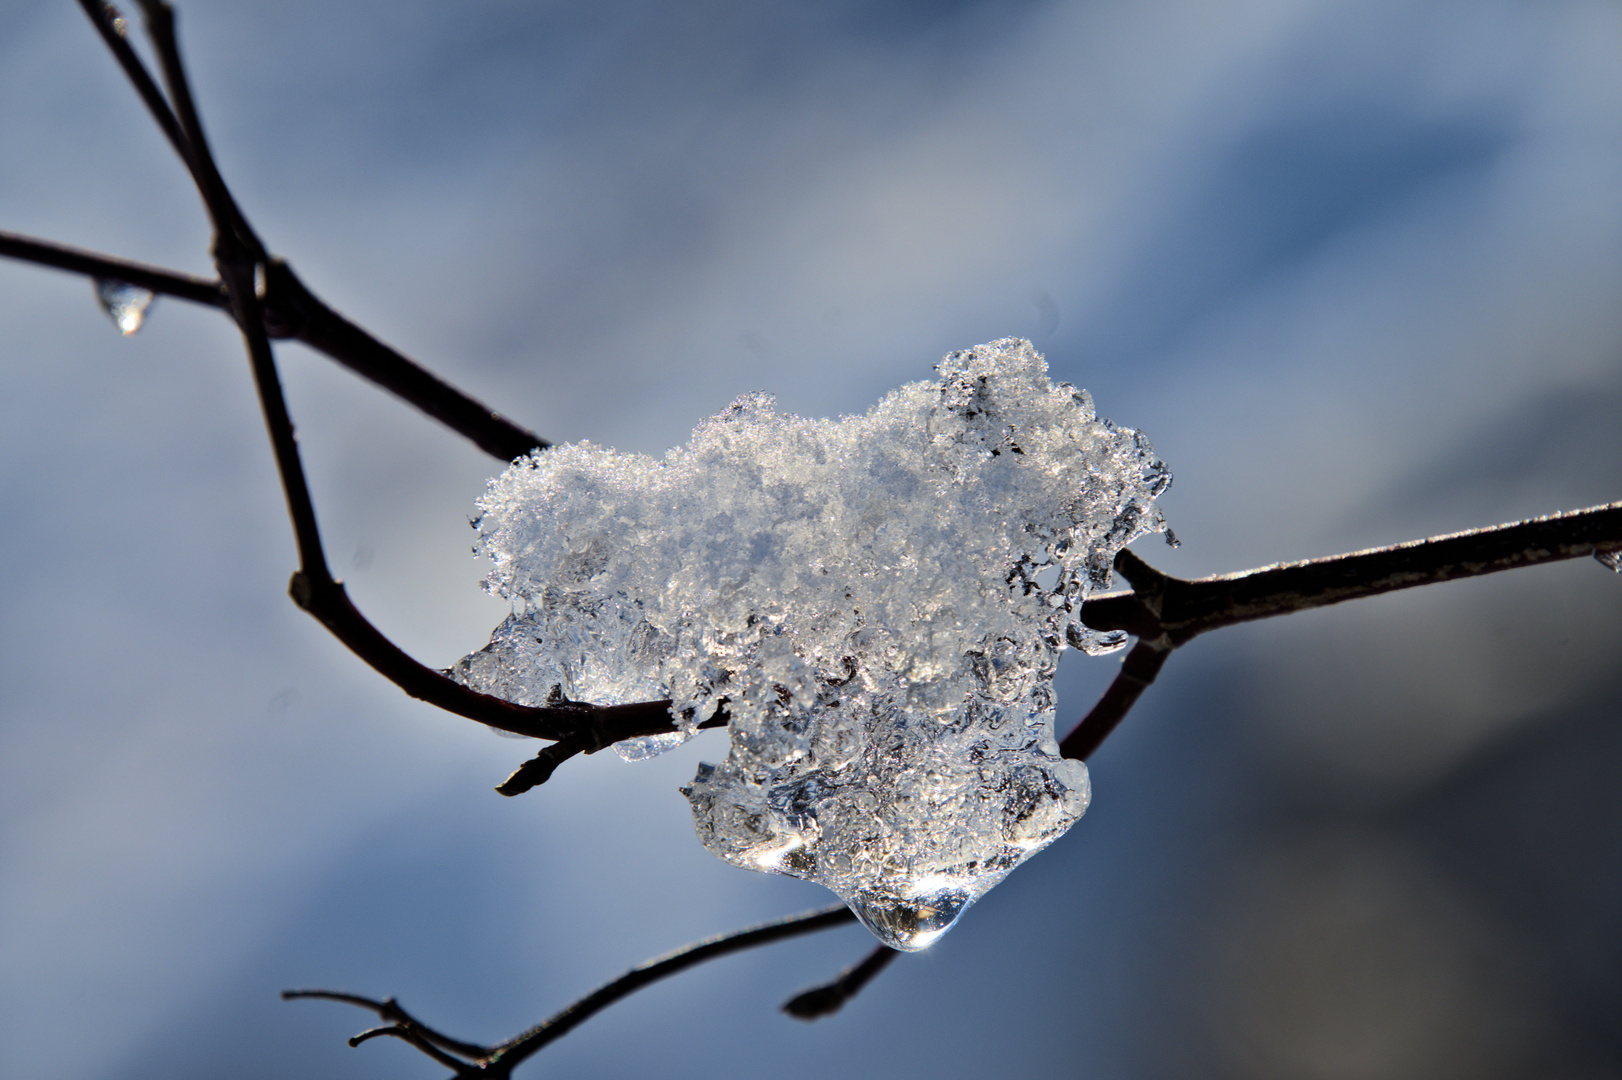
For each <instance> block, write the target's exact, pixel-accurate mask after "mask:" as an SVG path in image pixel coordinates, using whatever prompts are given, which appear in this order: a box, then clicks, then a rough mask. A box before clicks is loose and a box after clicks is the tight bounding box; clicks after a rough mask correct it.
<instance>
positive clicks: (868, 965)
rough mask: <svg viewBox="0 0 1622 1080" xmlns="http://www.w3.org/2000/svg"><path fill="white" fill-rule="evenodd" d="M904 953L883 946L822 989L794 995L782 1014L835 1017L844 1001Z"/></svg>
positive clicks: (809, 1018) (815, 987)
mask: <svg viewBox="0 0 1622 1080" xmlns="http://www.w3.org/2000/svg"><path fill="white" fill-rule="evenodd" d="M900 955H901V954H900V953H899V952H897V951H896V950H894V949H892V948H890V946H888V945H880V946H879V947H878V948H876V949H874V950H873V951H872V952H870V953H868V954H867V957H866V958H865V959H864V960H862V962H861V963H859V964H857V965H856V966H855V967H852V968H849V969H847V970H846V971H845V972H843V973H842V974H841V975H840V976H839V978H837V979H835V980H834V981H833V982H831V983H827V984H825V985H823V986H813V987H812V988H811V989H809V990H806V991H804V992H803V993H799V994H796V995H794V996H793V997H792V998H790V999H789V1000H788V1001H786V1002H784V1003H783V1011H784V1012H786V1013H788V1014H789V1015H790V1016H792V1017H794V1018H795V1019H796V1020H820V1019H822V1018H823V1017H824V1016H832V1015H833V1014H834V1013H836V1012H838V1011H839V1010H840V1009H842V1008H844V1007H845V1002H847V1001H849V1000H850V999H851V998H853V997H855V996H856V995H857V994H859V993H861V990H862V987H864V986H866V985H867V984H868V982H869V981H871V980H872V978H873V977H874V976H875V975H877V974H878V973H879V972H881V971H883V970H884V969H885V968H887V967H889V966H890V961H892V960H894V959H895V958H896V957H898V956H900Z"/></svg>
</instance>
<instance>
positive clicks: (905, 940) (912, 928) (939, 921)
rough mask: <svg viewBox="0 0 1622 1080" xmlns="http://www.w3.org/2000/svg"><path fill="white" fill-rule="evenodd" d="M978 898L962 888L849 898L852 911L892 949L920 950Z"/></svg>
mask: <svg viewBox="0 0 1622 1080" xmlns="http://www.w3.org/2000/svg"><path fill="white" fill-rule="evenodd" d="M974 900H975V898H974V897H973V896H971V895H969V893H967V892H965V891H964V890H963V889H961V888H945V889H940V890H937V891H935V892H931V893H927V894H925V895H922V896H905V897H901V896H886V895H883V894H881V893H876V892H868V891H862V892H858V893H857V894H856V895H854V896H852V897H850V898H849V899H848V900H846V901H845V902H846V904H847V905H848V906H849V907H850V910H851V911H852V912H854V913H855V915H856V917H857V918H858V919H860V920H862V925H863V926H865V927H867V928H868V929H869V930H871V931H873V936H874V937H876V938H878V939H879V940H880V941H882V942H883V943H884V944H886V945H888V946H890V948H892V949H900V950H901V951H902V952H917V951H918V950H919V949H923V948H927V947H928V946H929V945H931V944H933V943H934V941H935V939H936V938H938V937H940V936H941V935H942V934H944V933H946V931H948V930H950V929H951V928H952V924H953V923H955V922H957V920H958V917H959V916H961V915H962V914H963V912H964V911H966V910H967V909H968V906H969V905H970V904H972V903H973V902H974Z"/></svg>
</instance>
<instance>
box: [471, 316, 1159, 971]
mask: <svg viewBox="0 0 1622 1080" xmlns="http://www.w3.org/2000/svg"><path fill="white" fill-rule="evenodd" d="M937 370H938V372H939V374H940V378H939V380H938V381H934V382H919V383H912V384H910V385H908V386H904V387H902V388H901V389H899V390H896V391H893V392H892V393H890V394H888V395H886V396H885V398H884V399H883V400H881V401H880V402H879V403H878V404H877V405H875V406H874V407H873V408H872V409H871V410H869V411H868V412H867V413H866V414H865V415H862V416H854V417H845V418H843V419H840V420H809V419H805V418H803V417H798V416H786V415H782V414H779V413H777V412H776V411H775V410H774V408H773V404H774V403H773V400H772V399H771V398H770V397H768V396H766V395H763V394H754V395H747V396H745V397H741V398H739V399H738V400H737V401H736V402H734V403H733V405H732V407H731V408H729V409H727V410H726V411H725V412H723V413H721V414H720V415H719V416H715V417H713V418H711V419H709V420H707V421H705V422H704V423H703V424H701V425H700V426H699V427H698V429H697V430H696V431H694V433H693V436H692V439H691V440H690V441H689V442H688V443H687V444H686V445H685V446H681V447H677V448H676V449H673V450H671V451H669V452H668V453H667V454H666V455H665V456H664V458H663V459H662V460H659V459H654V458H650V457H645V456H642V455H637V454H626V453H620V452H618V451H614V450H607V449H601V448H598V447H595V446H591V445H589V444H585V443H582V444H579V445H574V446H562V447H557V448H554V449H550V450H546V451H542V452H538V453H536V454H534V455H533V456H531V457H528V458H525V459H523V460H520V461H519V462H517V463H515V464H514V465H513V467H512V468H510V469H509V470H508V471H507V472H506V473H505V474H504V475H502V476H501V477H499V478H497V479H496V480H494V481H492V482H491V484H490V488H489V490H488V492H487V493H486V495H485V497H484V498H483V500H482V501H481V502H480V509H481V516H480V518H479V520H478V522H477V525H478V529H479V537H480V550H481V551H482V552H483V553H484V554H486V555H487V556H489V558H490V559H491V560H492V562H493V563H494V569H493V570H492V572H491V574H490V576H489V578H488V580H487V583H486V584H487V587H488V588H489V589H490V590H491V591H493V592H495V593H497V594H499V595H501V596H503V597H507V598H509V599H510V600H511V601H512V602H513V604H514V614H513V616H512V617H511V618H510V619H508V620H507V621H506V622H504V623H503V624H502V625H501V626H500V627H498V628H497V629H496V632H495V634H494V636H493V637H492V639H491V642H490V644H489V646H487V647H486V648H485V649H483V650H481V651H480V652H477V653H474V654H472V655H471V656H468V657H466V658H465V659H463V660H462V661H461V662H460V663H459V664H458V665H457V666H456V668H455V669H453V674H454V675H455V677H457V678H458V679H460V680H462V681H464V682H466V683H467V684H469V685H471V686H473V687H475V688H477V689H480V690H483V691H485V692H487V693H493V694H497V695H500V696H502V697H506V698H508V699H511V700H513V701H518V702H521V703H526V704H542V703H544V702H545V701H546V700H547V698H548V697H549V696H551V695H552V693H553V690H554V688H557V690H558V691H559V692H561V693H562V694H563V695H564V696H565V697H567V698H569V699H571V700H576V701H590V702H594V703H599V704H614V703H620V702H626V701H645V700H656V699H659V698H666V697H668V698H670V699H671V700H672V702H673V713H674V716H675V717H676V720H677V722H678V724H679V725H680V726H681V727H682V728H683V733H680V734H674V735H670V736H662V737H658V738H656V739H653V740H640V741H638V742H637V743H635V744H632V745H629V746H626V745H623V744H622V746H621V747H620V749H621V751H622V753H624V755H625V756H626V757H630V758H636V757H644V756H648V755H650V754H653V753H658V752H660V751H661V750H664V749H668V748H669V747H671V746H673V745H676V744H678V743H679V742H680V741H682V739H684V738H685V737H686V736H687V735H688V734H691V732H692V730H693V727H694V725H695V724H696V723H697V722H698V721H699V720H702V719H704V718H706V717H708V716H710V715H712V714H713V713H714V711H715V709H716V708H717V706H718V705H719V704H720V703H721V702H722V701H723V700H724V701H725V703H726V707H727V710H728V713H729V714H730V724H729V729H730V734H731V750H730V753H728V755H727V757H726V760H725V761H723V762H721V763H720V764H719V765H713V766H712V765H708V764H706V765H703V766H701V767H700V768H699V771H698V774H697V775H696V776H695V777H694V779H693V781H692V784H691V785H690V786H689V787H687V788H684V789H683V791H684V793H685V794H686V795H687V797H688V799H689V801H690V802H691V804H692V810H693V817H694V822H695V825H696V827H697V831H698V835H699V837H700V839H701V840H703V842H704V844H705V846H706V847H708V848H709V849H710V850H711V851H712V852H714V853H715V854H716V855H718V856H720V857H721V858H723V859H725V860H726V861H728V862H731V863H734V864H736V865H738V866H743V867H748V868H750V869H755V870H764V871H769V872H773V873H781V874H789V875H792V876H795V877H800V878H806V879H808V880H811V881H816V882H819V883H821V884H823V885H825V886H827V887H828V888H830V889H832V890H833V891H834V892H836V893H838V894H839V896H840V897H841V898H842V899H843V900H844V901H845V902H846V903H847V904H849V905H850V907H851V908H852V910H853V911H855V912H856V914H857V915H858V916H860V917H861V919H862V921H863V922H864V923H866V924H867V926H868V927H869V928H870V929H871V930H872V931H873V932H874V934H876V935H877V936H878V937H879V938H880V940H882V941H884V942H885V943H887V944H890V945H893V946H895V947H897V948H903V949H918V948H923V947H924V946H925V945H928V944H929V943H930V942H931V941H933V940H935V938H937V937H939V936H940V934H942V933H944V932H945V931H946V930H947V929H948V928H949V927H950V926H951V925H952V924H953V923H954V922H955V921H956V919H957V918H958V916H959V915H960V914H961V913H962V911H963V910H964V909H965V908H966V907H968V905H969V904H971V903H973V902H974V901H975V900H976V899H978V898H979V897H980V896H981V895H983V894H984V893H985V891H986V890H987V889H989V888H991V886H993V885H995V884H996V883H997V882H998V881H1000V880H1002V878H1003V877H1004V876H1006V875H1007V873H1008V872H1009V871H1010V870H1011V869H1013V867H1014V866H1016V865H1018V864H1019V863H1020V862H1022V861H1023V860H1024V859H1026V858H1028V857H1029V856H1030V855H1032V854H1033V853H1035V852H1036V851H1039V850H1040V849H1042V848H1043V847H1045V846H1047V845H1048V844H1049V843H1051V842H1052V841H1053V840H1054V839H1056V838H1057V837H1058V836H1059V835H1060V834H1062V833H1063V832H1064V831H1065V830H1066V829H1067V828H1069V827H1070V825H1071V824H1072V823H1073V822H1075V820H1076V819H1077V818H1079V817H1080V816H1081V814H1082V812H1083V811H1084V810H1085V809H1086V808H1087V802H1088V797H1089V796H1088V779H1087V769H1086V766H1085V765H1083V764H1082V763H1081V762H1078V761H1066V760H1063V759H1061V758H1059V756H1058V746H1057V744H1056V742H1055V740H1054V733H1053V705H1054V700H1053V689H1052V681H1053V675H1054V670H1055V666H1056V664H1057V661H1058V657H1059V653H1060V652H1061V651H1063V649H1064V648H1065V647H1066V646H1067V645H1077V646H1081V647H1084V648H1087V649H1088V651H1094V652H1096V651H1106V650H1107V649H1109V648H1111V647H1114V646H1118V645H1119V644H1120V643H1121V642H1122V640H1124V639H1122V638H1121V637H1120V636H1119V635H1116V636H1114V637H1109V638H1105V637H1104V636H1102V635H1096V634H1094V633H1093V632H1092V631H1090V630H1088V629H1087V628H1086V627H1084V626H1082V625H1081V624H1080V623H1079V621H1078V620H1077V616H1078V614H1079V611H1080V606H1081V603H1082V601H1083V600H1084V599H1085V598H1086V596H1087V595H1088V594H1089V592H1090V591H1091V590H1093V589H1096V588H1100V587H1105V586H1107V584H1108V582H1109V579H1110V572H1111V570H1110V568H1111V563H1112V560H1113V559H1114V556H1115V554H1116V552H1117V551H1119V550H1120V549H1121V547H1122V546H1124V545H1125V544H1127V543H1129V542H1130V541H1131V540H1133V539H1134V538H1135V537H1138V536H1141V535H1143V534H1145V533H1148V532H1157V531H1163V530H1164V527H1165V526H1164V523H1163V521H1162V518H1161V515H1160V511H1159V509H1158V508H1157V507H1155V506H1154V504H1153V502H1152V500H1153V499H1154V498H1155V496H1157V495H1159V494H1160V493H1161V492H1162V491H1163V490H1165V488H1166V486H1167V484H1169V483H1170V481H1171V476H1170V473H1169V472H1167V470H1166V468H1165V466H1164V465H1163V464H1162V463H1161V462H1160V460H1159V459H1158V458H1157V457H1156V456H1155V454H1154V451H1153V450H1152V449H1151V448H1150V446H1149V444H1148V442H1147V440H1145V439H1144V437H1143V436H1142V435H1140V434H1139V433H1138V432H1136V431H1134V430H1131V429H1129V428H1119V427H1116V426H1114V425H1113V424H1111V423H1110V422H1109V421H1108V420H1100V419H1098V418H1097V417H1096V416H1095V414H1094V411H1093V406H1092V401H1091V399H1090V398H1089V397H1088V395H1087V394H1086V392H1085V391H1078V390H1076V389H1074V388H1073V387H1071V386H1069V385H1067V384H1062V383H1061V384H1058V385H1055V384H1053V383H1052V382H1050V381H1049V380H1048V378H1047V365H1046V364H1045V363H1044V362H1043V361H1042V358H1041V357H1040V356H1039V355H1038V354H1037V353H1036V351H1035V350H1034V349H1033V348H1032V347H1031V345H1030V343H1029V342H1026V341H1021V340H1017V339H1012V338H1010V339H1004V340H1001V341H995V342H992V343H990V344H987V345H980V346H977V347H975V348H973V349H970V350H966V351H963V352H956V353H952V354H951V355H949V356H947V357H946V358H945V359H944V360H942V362H941V363H940V364H939V365H937Z"/></svg>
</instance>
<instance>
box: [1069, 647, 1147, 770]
mask: <svg viewBox="0 0 1622 1080" xmlns="http://www.w3.org/2000/svg"><path fill="white" fill-rule="evenodd" d="M1170 655H1171V649H1169V648H1164V647H1161V646H1159V645H1156V644H1153V643H1151V642H1147V641H1139V642H1138V643H1137V644H1136V645H1134V646H1132V651H1131V652H1129V653H1127V654H1126V659H1125V660H1124V661H1122V663H1121V670H1120V673H1119V674H1117V675H1116V676H1115V680H1114V681H1113V682H1111V683H1110V684H1109V689H1107V690H1105V691H1104V696H1103V697H1101V698H1099V699H1098V703H1097V704H1095V705H1094V706H1093V707H1092V709H1091V710H1090V711H1089V712H1088V713H1087V715H1086V716H1085V717H1083V718H1082V721H1081V723H1079V724H1077V725H1076V726H1075V729H1074V730H1072V731H1071V732H1070V734H1068V735H1066V736H1065V737H1064V742H1062V743H1060V744H1059V753H1060V754H1061V755H1062V756H1064V757H1067V758H1073V759H1075V760H1078V761H1086V760H1087V759H1088V758H1090V757H1092V756H1093V751H1094V750H1097V749H1098V748H1099V746H1100V745H1102V744H1103V742H1104V740H1105V739H1107V738H1109V736H1110V732H1112V731H1114V730H1115V727H1116V725H1117V724H1119V723H1120V722H1121V721H1122V720H1125V719H1126V714H1127V713H1129V712H1131V711H1132V706H1133V705H1135V704H1137V701H1138V695H1140V694H1142V693H1143V692H1144V691H1145V690H1147V689H1148V688H1149V684H1150V683H1152V682H1154V681H1155V676H1156V675H1159V674H1160V667H1161V665H1162V664H1164V663H1165V662H1166V657H1168V656H1170Z"/></svg>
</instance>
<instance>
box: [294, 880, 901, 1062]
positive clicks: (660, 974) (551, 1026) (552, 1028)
mask: <svg viewBox="0 0 1622 1080" xmlns="http://www.w3.org/2000/svg"><path fill="white" fill-rule="evenodd" d="M855 919H856V916H854V915H852V914H851V912H850V909H849V908H847V907H845V906H844V905H842V904H841V905H838V906H836V907H829V908H823V909H821V910H819V911H810V912H806V913H804V914H801V915H790V916H788V917H787V918H783V919H777V920H774V921H772V922H769V923H763V924H761V925H759V926H753V927H750V928H749V929H747V930H738V931H735V932H733V933H730V934H721V935H718V936H716V937H712V938H707V939H705V940H704V941H700V942H697V943H695V944H692V945H688V946H686V947H685V948H681V949H678V950H676V951H675V952H673V953H669V954H667V955H665V956H662V957H660V958H658V959H656V960H649V961H648V962H647V963H645V964H638V965H637V966H636V967H634V968H632V969H631V970H630V971H628V972H626V973H625V974H624V975H621V976H620V977H619V978H617V979H615V980H614V981H612V982H610V983H606V984H605V985H603V986H601V987H599V988H598V989H596V990H594V991H592V992H591V993H590V994H587V995H586V996H585V997H583V998H581V999H580V1000H578V1001H576V1002H574V1003H573V1004H571V1005H569V1006H568V1007H567V1008H565V1009H563V1010H562V1011H560V1012H558V1013H557V1014H556V1015H554V1016H552V1017H551V1018H549V1019H547V1020H544V1021H542V1022H541V1023H539V1024H537V1025H536V1026H534V1027H532V1028H530V1029H529V1030H528V1031H525V1032H523V1033H522V1034H520V1035H517V1036H515V1037H514V1038H511V1039H508V1040H507V1041H506V1042H504V1043H501V1044H500V1045H499V1046H493V1047H486V1046H480V1045H478V1044H476V1043H467V1042H462V1041H460V1040H457V1039H452V1038H450V1037H448V1036H446V1035H443V1034H441V1033H439V1032H437V1031H435V1030H434V1029H432V1028H430V1027H428V1026H427V1025H425V1024H423V1023H422V1022H421V1021H419V1020H417V1019H416V1018H415V1017H412V1016H411V1015H410V1014H409V1013H407V1012H406V1011H405V1010H404V1009H403V1008H401V1007H400V1005H399V1003H398V1002H396V1001H395V1000H394V999H393V998H385V999H384V1000H382V1001H378V1000H375V999H373V998H367V997H362V996H360V995H358V994H345V993H341V992H338V991H333V990H284V991H282V1000H284V1001H291V1000H294V999H297V998H316V999H321V1000H326V1001H341V1002H344V1003H345V1004H349V1005H356V1006H359V1007H360V1008H363V1009H368V1010H370V1011H371V1012H373V1013H375V1014H376V1015H377V1016H378V1018H379V1019H381V1020H384V1021H386V1022H387V1024H386V1026H384V1027H380V1028H373V1029H371V1030H370V1031H366V1032H363V1033H361V1034H360V1035H357V1036H355V1037H354V1038H353V1039H351V1040H350V1045H351V1046H355V1045H359V1044H360V1043H361V1042H364V1041H366V1040H367V1039H370V1038H375V1037H377V1036H380V1035H388V1036H392V1037H395V1038H401V1039H404V1040H406V1041H407V1042H408V1043H410V1044H411V1045H413V1046H415V1047H417V1049H419V1050H421V1051H422V1052H423V1053H425V1054H428V1055H429V1056H430V1057H432V1058H433V1059H434V1060H435V1061H438V1062H440V1063H441V1064H443V1065H447V1066H449V1067H450V1068H453V1069H455V1070H456V1071H457V1075H459V1076H462V1075H479V1076H496V1077H507V1076H510V1075H511V1073H512V1070H513V1069H514V1068H516V1067H517V1066H518V1065H519V1064H521V1063H522V1062H524V1061H525V1060H527V1059H528V1058H529V1057H531V1056H532V1055H534V1054H535V1053H536V1052H537V1051H539V1050H541V1049H542V1048H543V1047H545V1046H546V1045H548V1044H549V1043H551V1042H554V1041H556V1040H557V1039H559V1038H561V1037H562V1036H563V1035H566V1034H567V1033H568V1032H570V1031H572V1030H574V1029H575V1028H576V1027H578V1026H580V1025H581V1024H582V1023H584V1022H585V1021H587V1020H589V1019H590V1018H591V1017H593V1016H595V1015H596V1014H597V1013H599V1012H601V1011H602V1010H603V1009H605V1008H607V1007H608V1006H610V1005H612V1004H614V1003H615V1002H616V1001H619V1000H620V999H621V998H624V997H626V996H628V995H630V994H633V993H635V992H636V991H638V990H640V989H642V988H643V987H644V986H647V985H649V984H650V983H654V982H658V981H659V980H660V979H664V978H667V977H669V976H671V975H675V974H677V973H678V972H681V971H685V970H686V969H688V968H690V967H693V966H694V965H697V964H702V963H704V962H705V961H707V960H714V959H716V958H718V957H721V956H726V955H728V954H730V953H735V952H741V951H743V950H745V949H752V948H755V947H757V946H760V945H769V944H772V943H773V942H776V941H783V940H786V939H788V938H792V937H799V936H800V935H802V934H812V933H816V932H817V931H819V930H828V929H831V928H833V927H835V926H844V925H845V924H847V923H851V922H854V921H855ZM880 966H882V965H880ZM868 977H871V976H868ZM864 981H865V980H864ZM430 1048H432V1049H430Z"/></svg>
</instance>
